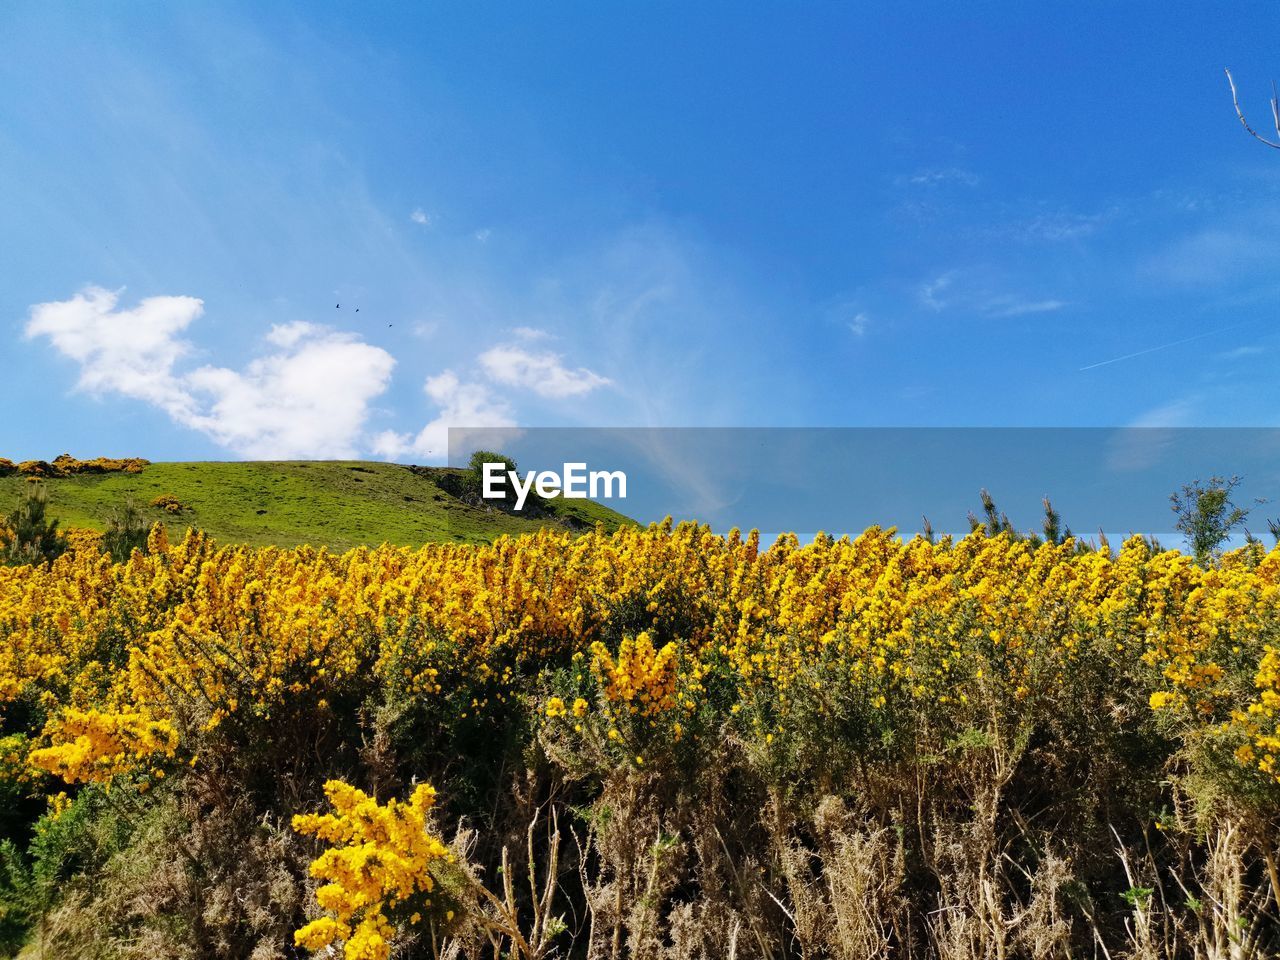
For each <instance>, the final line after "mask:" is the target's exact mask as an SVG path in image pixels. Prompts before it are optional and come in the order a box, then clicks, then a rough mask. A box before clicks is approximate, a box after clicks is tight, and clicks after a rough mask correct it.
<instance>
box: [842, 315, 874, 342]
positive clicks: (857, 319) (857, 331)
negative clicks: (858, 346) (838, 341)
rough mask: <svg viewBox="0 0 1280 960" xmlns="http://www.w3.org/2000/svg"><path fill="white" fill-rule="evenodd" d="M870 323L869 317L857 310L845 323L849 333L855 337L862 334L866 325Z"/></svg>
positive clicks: (865, 329) (865, 330)
mask: <svg viewBox="0 0 1280 960" xmlns="http://www.w3.org/2000/svg"><path fill="white" fill-rule="evenodd" d="M870 323H871V318H870V317H868V316H867V315H866V313H864V312H862V311H859V312H858V313H856V314H854V316H853V319H852V320H849V321H848V323H847V324H846V325H847V326H848V328H849V332H850V333H852V334H853V335H854V336H855V337H861V336H862V335H863V334H865V333H866V332H867V326H868V324H870Z"/></svg>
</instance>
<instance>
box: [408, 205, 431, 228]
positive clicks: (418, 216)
mask: <svg viewBox="0 0 1280 960" xmlns="http://www.w3.org/2000/svg"><path fill="white" fill-rule="evenodd" d="M409 219H410V220H412V221H413V222H414V223H416V224H418V225H419V226H421V227H429V226H431V217H430V216H428V215H427V212H426V211H425V210H423V209H422V208H421V207H418V208H416V209H415V210H414V211H413V213H411V214H409Z"/></svg>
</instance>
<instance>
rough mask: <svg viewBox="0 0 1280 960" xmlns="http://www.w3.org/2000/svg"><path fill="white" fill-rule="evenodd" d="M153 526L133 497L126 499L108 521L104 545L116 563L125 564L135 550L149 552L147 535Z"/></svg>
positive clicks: (103, 537) (103, 538)
mask: <svg viewBox="0 0 1280 960" xmlns="http://www.w3.org/2000/svg"><path fill="white" fill-rule="evenodd" d="M150 532H151V526H150V524H148V523H147V521H146V519H145V518H144V517H143V516H142V511H141V510H139V509H138V506H137V504H136V503H134V502H133V497H126V498H125V501H124V504H123V505H121V507H120V508H119V509H118V510H116V511H115V513H113V514H112V515H111V516H110V517H109V518H108V520H107V532H106V533H105V534H103V536H102V542H103V545H104V546H105V547H106V548H107V552H108V553H109V554H111V559H112V560H114V561H115V562H116V563H124V562H125V561H127V560H128V559H129V558H130V557H131V556H133V551H134V550H135V549H137V550H141V551H142V552H143V553H146V552H147V534H149V533H150Z"/></svg>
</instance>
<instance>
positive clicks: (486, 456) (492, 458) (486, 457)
mask: <svg viewBox="0 0 1280 960" xmlns="http://www.w3.org/2000/svg"><path fill="white" fill-rule="evenodd" d="M486 463H500V464H502V465H503V469H502V490H503V493H504V497H505V499H506V501H508V502H510V503H515V499H516V492H515V491H514V490H512V489H511V484H510V483H508V482H507V474H508V473H514V472H515V470H516V462H515V461H514V460H512V459H511V458H510V457H508V456H505V455H503V454H501V453H494V452H493V451H492V450H477V451H476V452H475V453H473V454H472V455H471V460H470V461H469V462H468V464H467V468H468V470H470V473H471V476H470V478H469V479H470V481H471V485H472V486H473V487H474V492H475V496H476V497H477V498H480V497H483V495H484V465H485V464H486Z"/></svg>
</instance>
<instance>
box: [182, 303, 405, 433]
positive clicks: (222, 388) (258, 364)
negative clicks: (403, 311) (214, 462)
mask: <svg viewBox="0 0 1280 960" xmlns="http://www.w3.org/2000/svg"><path fill="white" fill-rule="evenodd" d="M308 326H309V325H308ZM276 329H277V330H278V329H280V328H276ZM282 346H283V345H282ZM393 366H395V360H393V359H392V357H391V355H390V354H389V353H387V352H386V351H385V350H382V349H380V348H378V347H373V346H370V345H369V344H367V343H361V342H359V341H357V340H355V339H353V338H351V337H349V336H347V335H345V334H340V333H335V332H333V331H326V330H323V329H319V328H312V329H311V330H309V331H307V332H304V333H301V334H299V335H298V337H297V338H296V339H294V340H292V341H291V342H290V343H289V344H288V345H287V346H283V349H282V350H281V351H280V352H279V353H274V354H271V355H269V356H266V357H260V358H259V359H257V360H254V361H252V362H251V363H250V364H249V365H248V367H246V368H245V370H244V371H243V372H238V371H235V370H228V369H225V368H222V367H201V368H200V369H198V370H195V371H193V372H192V373H191V374H189V375H188V376H187V377H186V380H185V382H186V384H187V385H188V386H189V388H190V389H191V390H192V392H193V393H194V394H196V395H197V396H199V397H201V398H207V402H206V403H205V404H202V408H203V409H205V410H206V412H205V413H202V414H201V415H200V416H198V417H194V418H192V419H191V421H190V425H191V426H194V427H196V428H197V429H199V430H202V431H204V432H205V433H207V434H208V435H209V436H210V437H212V438H213V439H214V441H215V442H217V443H218V444H220V445H222V446H224V447H228V448H229V449H232V450H235V451H237V452H238V453H240V454H242V455H244V456H248V457H253V458H257V459H294V458H307V459H347V458H351V457H355V456H357V455H358V451H359V447H360V443H359V441H360V438H361V435H362V434H363V432H364V424H365V421H366V419H367V418H368V415H369V405H370V403H371V402H372V401H373V399H374V398H375V397H377V396H379V395H380V394H382V393H383V391H385V390H386V388H387V384H388V382H389V381H390V378H391V369H392V367H393Z"/></svg>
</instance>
